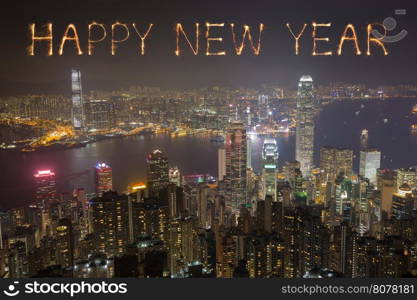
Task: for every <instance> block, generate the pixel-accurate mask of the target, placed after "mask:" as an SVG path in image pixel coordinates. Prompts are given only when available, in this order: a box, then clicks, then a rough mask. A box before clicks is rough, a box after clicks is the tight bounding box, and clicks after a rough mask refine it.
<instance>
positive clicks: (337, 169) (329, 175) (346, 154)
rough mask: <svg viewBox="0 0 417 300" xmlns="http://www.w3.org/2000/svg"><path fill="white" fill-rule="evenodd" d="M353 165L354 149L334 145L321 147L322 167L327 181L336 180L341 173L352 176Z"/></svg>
mask: <svg viewBox="0 0 417 300" xmlns="http://www.w3.org/2000/svg"><path fill="white" fill-rule="evenodd" d="M352 167H353V150H351V149H346V148H333V147H322V148H321V149H320V168H321V169H322V170H323V172H324V176H325V178H324V179H325V181H326V182H327V181H329V182H334V180H335V179H336V177H337V176H338V175H339V174H341V173H343V174H344V175H345V176H346V177H348V178H350V177H351V176H352Z"/></svg>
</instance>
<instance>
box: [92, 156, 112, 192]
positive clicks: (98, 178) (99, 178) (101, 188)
mask: <svg viewBox="0 0 417 300" xmlns="http://www.w3.org/2000/svg"><path fill="white" fill-rule="evenodd" d="M94 172H95V185H96V195H97V196H101V195H102V194H103V193H104V192H107V191H111V190H112V189H113V176H112V169H111V168H110V166H109V165H108V164H106V163H104V162H103V163H98V164H97V165H96V167H95V169H94Z"/></svg>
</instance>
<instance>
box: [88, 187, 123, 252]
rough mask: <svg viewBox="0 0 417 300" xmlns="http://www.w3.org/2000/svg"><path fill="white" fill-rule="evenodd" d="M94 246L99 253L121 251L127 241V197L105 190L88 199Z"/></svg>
mask: <svg viewBox="0 0 417 300" xmlns="http://www.w3.org/2000/svg"><path fill="white" fill-rule="evenodd" d="M90 209H91V214H90V216H91V223H92V227H93V232H94V247H95V250H96V251H97V252H99V253H105V254H106V255H107V256H109V257H110V256H113V255H116V254H121V253H123V252H124V251H125V250H126V249H125V247H126V244H127V242H128V237H129V234H128V231H129V211H128V197H127V196H126V195H118V194H117V193H116V192H105V193H103V195H102V196H101V197H96V198H93V199H92V200H91V201H90Z"/></svg>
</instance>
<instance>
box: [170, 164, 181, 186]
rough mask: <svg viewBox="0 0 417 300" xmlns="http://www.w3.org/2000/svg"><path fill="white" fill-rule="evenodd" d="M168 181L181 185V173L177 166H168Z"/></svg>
mask: <svg viewBox="0 0 417 300" xmlns="http://www.w3.org/2000/svg"><path fill="white" fill-rule="evenodd" d="M169 182H170V183H175V185H176V186H181V173H180V170H179V169H178V167H173V168H169Z"/></svg>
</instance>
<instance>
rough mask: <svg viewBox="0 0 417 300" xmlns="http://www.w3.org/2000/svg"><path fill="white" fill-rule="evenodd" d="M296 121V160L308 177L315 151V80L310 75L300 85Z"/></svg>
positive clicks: (304, 174) (304, 77) (303, 78)
mask: <svg viewBox="0 0 417 300" xmlns="http://www.w3.org/2000/svg"><path fill="white" fill-rule="evenodd" d="M296 121H297V127H296V137H295V138H296V139H295V159H296V160H297V161H299V162H300V165H301V168H300V169H301V172H302V174H303V176H304V177H308V176H310V172H311V170H312V168H313V149H314V96H313V79H312V78H311V76H309V75H303V76H302V77H301V79H300V81H299V83H298V94H297V117H296Z"/></svg>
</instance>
